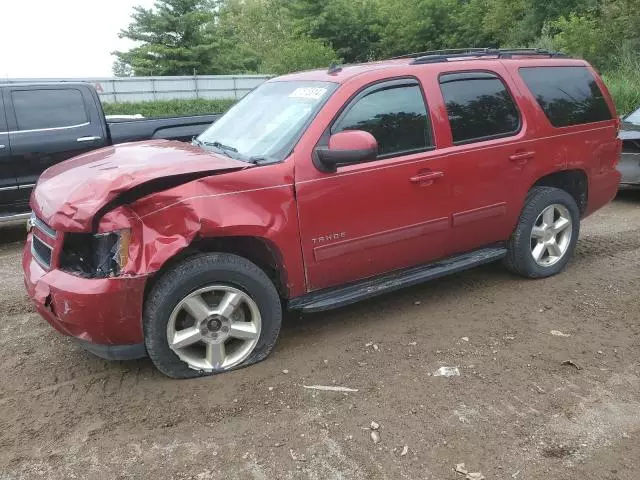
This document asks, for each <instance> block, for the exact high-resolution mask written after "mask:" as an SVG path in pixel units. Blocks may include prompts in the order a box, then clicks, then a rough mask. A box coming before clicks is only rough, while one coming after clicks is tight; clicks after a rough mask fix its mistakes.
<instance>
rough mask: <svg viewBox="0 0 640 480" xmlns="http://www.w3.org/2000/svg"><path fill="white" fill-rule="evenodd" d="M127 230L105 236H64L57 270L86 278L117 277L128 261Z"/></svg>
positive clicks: (82, 234)
mask: <svg viewBox="0 0 640 480" xmlns="http://www.w3.org/2000/svg"><path fill="white" fill-rule="evenodd" d="M130 238H131V231H130V230H118V231H115V232H109V233H98V234H92V233H67V234H65V236H64V246H63V248H62V255H61V256H60V269H61V270H65V271H67V272H70V273H74V274H76V275H80V276H83V277H89V278H107V277H115V276H117V275H120V272H121V271H122V269H123V268H124V267H125V266H126V265H127V261H128V260H129V241H130Z"/></svg>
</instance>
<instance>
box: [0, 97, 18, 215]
mask: <svg viewBox="0 0 640 480" xmlns="http://www.w3.org/2000/svg"><path fill="white" fill-rule="evenodd" d="M17 197H18V187H17V184H16V177H15V174H14V172H13V166H12V164H11V148H10V145H9V133H8V131H7V120H6V116H5V109H4V103H3V101H2V89H1V88H0V217H3V216H7V215H10V214H12V213H15V207H16V205H15V204H16V199H17Z"/></svg>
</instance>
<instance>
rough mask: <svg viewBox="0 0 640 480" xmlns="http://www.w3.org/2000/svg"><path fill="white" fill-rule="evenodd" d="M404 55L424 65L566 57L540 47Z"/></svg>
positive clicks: (471, 49) (417, 63) (413, 62)
mask: <svg viewBox="0 0 640 480" xmlns="http://www.w3.org/2000/svg"><path fill="white" fill-rule="evenodd" d="M411 55H412V56H403V57H397V58H413V59H414V60H413V61H412V62H411V64H412V65H423V64H427V63H441V62H448V61H449V59H456V58H466V57H476V58H482V57H495V58H513V57H516V56H529V57H531V56H541V57H547V58H566V57H567V56H566V55H565V54H564V53H560V52H552V51H549V50H543V49H540V48H477V49H473V48H470V49H459V50H458V51H456V52H453V53H433V52H428V53H427V54H426V55H418V56H416V57H414V56H413V55H414V54H411Z"/></svg>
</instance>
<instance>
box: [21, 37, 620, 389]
mask: <svg viewBox="0 0 640 480" xmlns="http://www.w3.org/2000/svg"><path fill="white" fill-rule="evenodd" d="M618 128H619V121H618V119H617V116H616V112H615V108H614V105H613V103H612V101H611V97H610V95H609V93H608V92H607V90H606V88H605V86H604V85H603V83H602V81H601V79H600V78H599V76H598V75H597V74H596V72H595V71H594V70H593V69H592V68H591V67H590V66H589V65H588V64H587V63H586V62H584V61H581V60H573V59H568V58H564V57H562V56H561V55H557V54H553V53H549V52H544V51H528V50H524V51H523V50H517V51H505V50H472V51H460V52H458V53H452V52H447V53H446V54H444V55H443V54H433V53H426V54H423V55H414V56H411V57H407V58H399V59H394V60H389V61H384V62H377V63H369V64H364V65H352V66H344V67H332V68H330V69H329V70H318V71H310V72H304V73H298V74H292V75H287V76H283V77H279V78H275V79H272V80H270V81H268V82H267V83H265V84H263V85H262V86H260V87H259V88H257V89H256V90H254V91H253V92H252V93H250V94H249V95H247V96H246V97H245V98H244V99H243V100H241V101H240V102H239V103H237V104H236V105H235V106H234V107H233V108H232V109H231V110H230V111H229V112H228V113H227V114H226V115H224V116H223V117H222V118H221V119H220V120H219V121H218V122H216V123H215V124H213V125H212V126H211V127H210V128H209V129H208V130H207V131H206V132H205V133H203V134H202V135H201V136H200V137H198V138H197V139H195V140H194V142H193V144H191V145H188V144H182V143H179V142H172V141H149V142H143V143H132V144H125V145H118V146H114V147H108V148H105V149H102V150H98V151H95V152H92V153H89V154H86V155H83V156H80V157H77V158H74V159H72V160H69V161H67V162H64V163H61V164H59V165H56V166H54V167H52V168H50V169H49V170H47V171H46V172H45V173H44V174H43V175H42V177H41V178H40V180H39V182H38V185H37V187H36V189H35V191H34V194H33V196H32V199H31V207H32V209H33V212H34V214H33V217H32V219H31V221H30V227H31V228H30V230H31V231H30V233H29V236H28V239H27V244H26V248H25V251H24V259H23V267H24V273H25V284H26V287H27V290H28V292H29V295H30V296H31V298H32V299H33V301H34V302H35V305H36V306H37V309H38V311H39V312H40V314H41V315H42V316H43V317H44V318H45V319H46V320H47V321H48V322H49V323H50V324H51V325H52V326H53V327H54V328H56V329H57V330H58V331H60V332H61V333H63V334H65V335H70V336H72V337H75V338H76V339H77V341H78V342H79V343H80V344H81V345H83V346H84V347H85V348H87V349H88V350H90V351H92V352H94V353H95V354H97V355H100V356H102V357H104V358H112V359H131V358H138V357H142V356H146V355H148V356H149V357H150V358H151V360H152V361H153V363H154V364H155V365H156V366H157V368H158V369H159V370H160V371H162V372H163V373H165V374H166V375H169V376H171V377H175V378H186V377H194V376H199V375H206V374H215V373H220V372H224V371H228V370H233V369H237V368H240V367H244V366H247V365H250V364H253V363H255V362H258V361H260V360H262V359H264V358H265V357H266V356H267V355H268V354H269V353H270V351H271V350H272V348H273V346H274V344H275V342H276V339H277V337H278V332H279V330H280V323H281V320H282V316H283V310H284V309H292V310H299V311H303V312H317V311H321V310H327V309H331V308H336V307H341V306H344V305H348V304H351V303H353V302H356V301H359V300H362V299H366V298H369V297H372V296H374V295H378V294H381V293H385V292H390V291H393V290H396V289H399V288H401V287H404V286H407V285H413V284H416V283H418V282H423V281H426V280H430V279H434V278H437V277H441V276H443V275H446V274H449V273H454V272H459V271H461V270H464V269H467V268H470V267H474V266H476V265H480V264H484V263H487V262H493V261H496V260H502V261H503V262H504V264H505V265H506V267H507V268H509V269H510V270H512V271H513V272H516V273H517V274H519V275H522V276H525V277H529V278H542V277H548V276H550V275H554V274H556V273H559V272H560V271H561V270H563V269H564V268H565V266H566V265H567V262H568V261H569V260H570V258H571V256H572V255H573V252H574V249H575V246H576V242H577V240H578V234H579V231H580V220H581V219H582V218H584V217H586V216H587V215H589V214H591V213H593V212H594V211H595V210H597V209H599V208H601V207H602V206H604V205H605V204H606V203H607V202H609V201H610V200H611V199H612V198H613V197H614V195H615V194H616V191H617V189H618V183H619V181H620V176H619V173H618V172H617V170H616V164H617V162H618V158H619V155H620V150H621V144H620V141H619V140H618V139H617V131H618Z"/></svg>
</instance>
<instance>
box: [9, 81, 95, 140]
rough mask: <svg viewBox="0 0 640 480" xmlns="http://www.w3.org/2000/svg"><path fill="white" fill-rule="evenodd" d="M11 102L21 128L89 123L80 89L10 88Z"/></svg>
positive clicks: (30, 128)
mask: <svg viewBox="0 0 640 480" xmlns="http://www.w3.org/2000/svg"><path fill="white" fill-rule="evenodd" d="M11 101H12V102H13V108H14V110H15V114H16V119H17V121H18V130H21V131H22V130H43V129H48V128H61V127H74V126H79V125H83V124H86V123H88V122H89V119H88V117H87V112H86V110H85V105H84V100H83V99H82V93H81V92H80V90H76V89H70V88H67V89H43V90H14V91H12V92H11Z"/></svg>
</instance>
